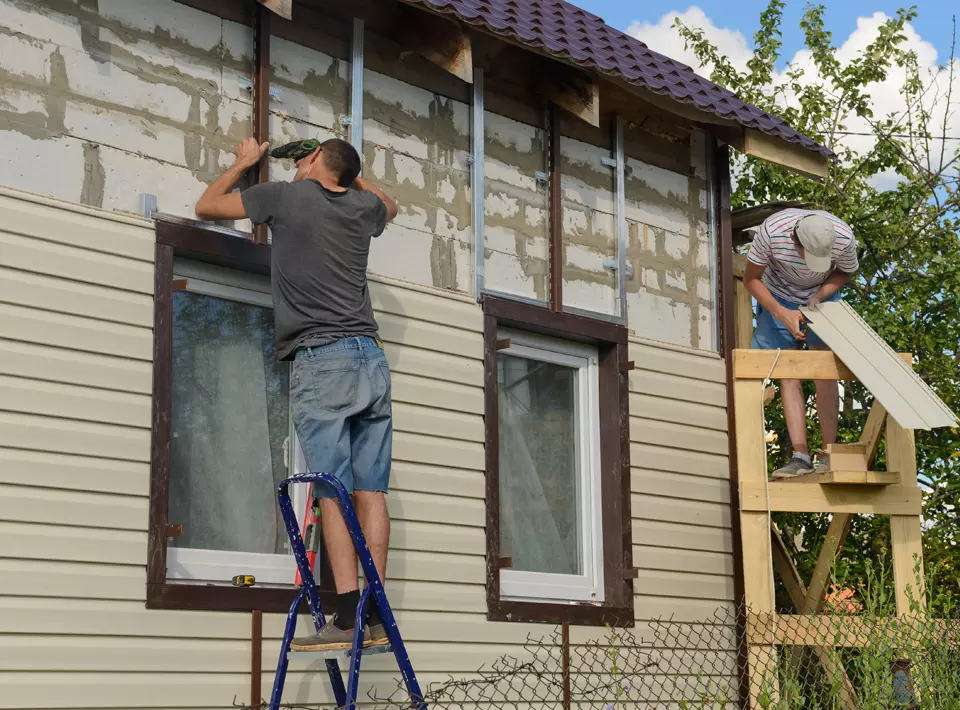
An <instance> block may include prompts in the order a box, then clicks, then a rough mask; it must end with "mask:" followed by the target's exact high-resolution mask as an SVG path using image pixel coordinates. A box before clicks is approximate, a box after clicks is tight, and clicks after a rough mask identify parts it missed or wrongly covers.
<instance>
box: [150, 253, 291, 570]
mask: <svg viewBox="0 0 960 710" xmlns="http://www.w3.org/2000/svg"><path fill="white" fill-rule="evenodd" d="M174 278H177V279H186V281H187V291H188V292H190V293H198V294H201V295H204V296H212V297H214V298H220V299H224V300H228V301H236V302H239V303H248V304H250V305H254V306H262V307H264V308H270V309H272V308H273V299H272V297H271V295H270V282H269V279H268V278H267V277H265V276H259V275H256V274H244V273H236V272H233V271H232V270H230V269H223V268H220V267H216V266H211V265H209V264H204V263H202V262H195V261H186V260H179V259H178V260H177V261H176V262H175V264H174ZM290 442H293V443H294V446H295V450H294V452H295V453H294V458H293V461H292V462H291V461H290V458H289V449H287V450H286V451H284V462H285V463H286V464H287V471H288V473H304V472H306V470H307V465H306V460H305V458H304V456H303V449H302V448H301V447H300V442H299V440H298V439H297V434H296V431H295V429H294V427H293V416H292V409H291V416H290V433H289V435H288V437H287V440H286V442H285V447H287V446H288V445H289V443H290ZM291 464H292V465H291ZM290 502H291V503H292V504H293V510H294V513H296V516H297V524H298V526H301V527H302V525H303V516H304V513H305V512H306V506H307V485H306V484H296V485H294V486H292V487H291V488H290ZM284 532H286V531H284ZM296 570H297V565H296V561H295V560H294V558H293V554H292V553H289V554H284V555H278V554H265V553H258V552H236V551H230V550H206V549H200V548H197V549H194V548H188V547H172V546H169V545H168V546H167V579H181V580H197V581H201V580H202V581H207V582H228V581H230V580H231V579H232V578H233V577H234V576H235V575H238V574H252V575H254V576H255V577H256V578H257V582H258V583H261V582H262V583H264V584H293V583H294V581H295V580H296Z"/></svg>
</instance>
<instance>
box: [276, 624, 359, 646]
mask: <svg viewBox="0 0 960 710" xmlns="http://www.w3.org/2000/svg"><path fill="white" fill-rule="evenodd" d="M363 645H364V646H365V647H366V646H369V645H371V638H370V629H369V628H367V629H364V632H363ZM351 648H353V629H350V630H349V631H343V630H342V629H339V628H337V626H336V625H335V624H334V623H333V619H331V620H330V621H328V622H327V623H326V624H325V625H324V626H323V627H322V628H321V629H320V630H319V631H317V632H315V633H312V634H310V635H309V636H301V637H299V638H295V639H293V641H291V642H290V650H291V651H349V650H350V649H351Z"/></svg>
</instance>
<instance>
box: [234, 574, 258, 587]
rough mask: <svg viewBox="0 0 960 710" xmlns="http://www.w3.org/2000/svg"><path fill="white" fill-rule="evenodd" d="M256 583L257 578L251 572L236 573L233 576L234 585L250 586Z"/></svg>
mask: <svg viewBox="0 0 960 710" xmlns="http://www.w3.org/2000/svg"><path fill="white" fill-rule="evenodd" d="M256 583H257V578H256V577H254V576H253V575H252V574H238V575H237V576H236V577H234V578H233V586H235V587H252V586H253V585H254V584H256Z"/></svg>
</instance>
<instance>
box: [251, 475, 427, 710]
mask: <svg viewBox="0 0 960 710" xmlns="http://www.w3.org/2000/svg"><path fill="white" fill-rule="evenodd" d="M291 483H313V484H317V483H325V484H326V485H328V486H330V487H331V488H332V489H333V490H334V492H335V493H336V496H337V502H338V503H339V505H340V512H341V513H343V520H344V522H345V523H346V524H347V530H348V531H349V532H350V537H352V538H353V546H354V547H355V548H356V550H357V557H358V558H359V559H360V566H361V567H362V568H363V574H364V577H365V578H366V580H367V586H366V588H365V589H364V590H363V593H362V594H361V596H360V604H359V605H358V606H357V617H356V623H355V625H354V631H353V648H352V649H350V650H349V651H328V652H326V653H324V654H323V656H324V660H325V662H326V666H327V673H328V675H329V676H330V684H331V685H332V686H333V694H334V697H335V698H336V700H337V708H342V710H356V706H357V690H358V687H359V683H360V659H361V657H362V656H363V655H367V654H374V653H387V652H390V651H392V652H393V655H394V656H395V657H396V659H397V666H399V668H400V675H401V676H403V682H404V685H405V686H406V689H407V693H408V694H409V696H410V703H411V705H410V707H412V708H415V709H416V710H427V703H426V702H425V701H424V699H423V693H421V692H420V685H419V684H418V683H417V677H416V675H415V674H414V672H413V666H411V665H410V657H409V656H408V655H407V649H406V648H405V647H404V645H403V639H402V638H401V637H400V630H399V629H398V628H397V622H396V619H394V617H393V611H392V610H391V609H390V603H389V602H388V601H387V595H386V592H384V590H383V582H382V581H381V579H380V575H379V574H377V568H376V567H375V566H374V564H373V557H372V556H371V554H370V548H368V547H367V541H366V539H365V538H364V536H363V530H361V528H360V521H359V520H358V519H357V513H356V511H355V510H354V508H353V503H352V502H351V500H350V496H349V494H348V493H347V491H346V489H345V488H344V487H343V484H342V483H340V481H338V480H337V479H336V478H334V477H333V476H331V475H330V474H328V473H297V474H294V475H292V476H290V478H288V479H287V480H285V481H284V482H283V483H281V484H280V489H279V490H278V492H277V499H278V502H279V504H280V513H281V514H282V515H283V522H284V525H285V526H286V528H287V536H288V537H289V538H290V546H291V547H292V548H293V556H294V559H295V560H296V562H297V567H298V568H299V569H300V578H301V579H302V580H303V584H302V585H301V587H300V591H299V592H298V593H297V596H296V598H294V600H293V604H291V605H290V612H289V613H288V614H287V625H286V628H285V629H284V632H283V641H282V643H281V644H280V659H279V661H278V662H277V674H276V676H275V678H274V681H273V693H272V695H271V696H270V706H269V707H270V710H279V707H280V700H281V698H282V697H283V685H284V682H285V681H286V677H287V665H288V664H289V657H290V653H291V651H290V642H291V641H292V640H293V636H294V634H295V633H296V630H297V612H298V610H299V608H300V604H301V603H302V602H303V599H304V597H306V599H307V604H308V605H309V607H310V615H311V616H312V617H313V623H314V626H316V628H317V630H318V631H319V630H320V628H321V627H323V625H324V624H325V623H326V619H325V617H324V615H323V609H322V608H321V606H320V598H319V596H318V595H317V583H316V580H315V579H314V576H313V570H311V569H310V563H309V562H308V561H307V551H306V548H305V547H304V545H303V537H301V535H300V527H299V525H298V524H297V516H296V513H294V511H293V504H292V503H291V502H290V493H289V487H290V484H291ZM371 594H372V595H373V603H374V604H375V605H376V609H377V612H378V613H379V614H380V619H381V621H382V622H383V627H384V629H386V632H387V638H388V640H389V642H390V644H389V645H388V646H375V647H373V648H368V649H364V648H363V635H364V629H365V628H366V623H367V619H366V614H365V613H364V612H365V610H366V608H367V601H368V599H369V597H370V595H371ZM295 653H297V655H298V656H309V655H315V654H310V653H309V652H295ZM344 656H346V658H349V659H350V671H349V673H348V674H347V687H346V688H344V687H343V678H342V676H341V675H340V663H339V660H338V659H343V658H344Z"/></svg>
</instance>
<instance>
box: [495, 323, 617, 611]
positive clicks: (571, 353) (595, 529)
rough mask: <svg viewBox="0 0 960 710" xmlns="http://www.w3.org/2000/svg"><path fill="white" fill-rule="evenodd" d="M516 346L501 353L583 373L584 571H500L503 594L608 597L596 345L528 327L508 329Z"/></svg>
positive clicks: (504, 335)
mask: <svg viewBox="0 0 960 710" xmlns="http://www.w3.org/2000/svg"><path fill="white" fill-rule="evenodd" d="M497 337H498V338H509V339H510V347H509V348H504V349H503V350H500V351H498V355H499V354H503V355H513V356H515V357H522V358H526V359H530V360H535V361H538V362H548V363H551V364H556V365H561V366H565V367H570V368H574V369H576V371H577V394H578V396H577V399H576V408H577V410H576V413H575V415H576V417H577V419H578V425H579V426H578V430H579V432H580V437H581V440H580V441H579V442H578V447H577V451H578V454H579V457H580V461H579V463H580V466H579V470H580V476H579V479H580V490H579V491H578V494H579V497H580V506H579V508H580V509H579V511H578V517H579V524H580V545H581V546H580V551H579V552H580V559H581V560H582V563H583V564H582V569H583V572H584V573H583V574H582V575H565V574H549V573H542V572H526V571H521V570H512V569H503V570H500V594H501V597H502V598H504V599H510V600H515V601H534V602H536V601H540V602H546V601H589V602H596V603H602V602H603V601H604V579H603V552H602V550H603V532H602V510H601V505H600V501H601V498H600V493H601V481H600V470H601V469H600V407H599V397H600V374H599V365H598V354H597V350H596V348H594V347H592V346H589V345H584V344H582V343H571V342H568V341H563V340H558V339H556V338H551V337H548V336H542V335H535V334H533V333H526V332H522V331H513V330H502V331H501V332H500V333H498V335H497Z"/></svg>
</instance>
